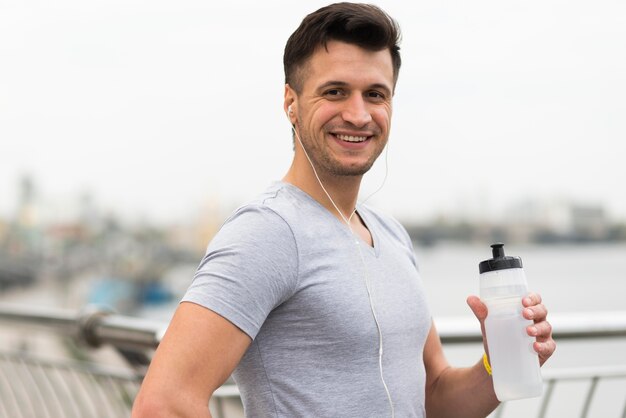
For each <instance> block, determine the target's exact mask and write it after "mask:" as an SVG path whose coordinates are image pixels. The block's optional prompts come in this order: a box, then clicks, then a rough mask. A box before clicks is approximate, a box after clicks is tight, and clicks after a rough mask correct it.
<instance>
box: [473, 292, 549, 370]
mask: <svg viewBox="0 0 626 418" xmlns="http://www.w3.org/2000/svg"><path fill="white" fill-rule="evenodd" d="M467 304H468V305H469V307H470V309H471V310H472V312H474V315H475V316H476V318H477V319H478V321H480V329H481V331H482V333H483V344H484V346H485V352H486V353H487V355H489V351H488V348H487V337H486V336H485V318H487V306H485V304H484V303H482V302H481V300H480V299H479V298H478V297H477V296H470V297H468V298H467ZM522 305H523V306H524V309H523V310H522V315H523V316H524V318H526V319H529V320H532V321H533V322H534V323H533V324H532V325H529V326H528V328H526V332H527V333H528V335H530V336H531V337H535V338H536V341H535V343H534V344H533V348H534V349H535V351H536V352H537V354H539V364H541V365H543V363H545V362H546V360H548V359H549V358H550V356H551V355H552V353H554V350H556V343H555V342H554V339H552V326H551V325H550V323H549V322H548V321H547V320H546V318H547V316H548V310H547V309H546V307H545V305H543V304H542V303H541V296H539V295H538V294H537V293H529V294H528V295H527V296H525V297H524V298H523V299H522Z"/></svg>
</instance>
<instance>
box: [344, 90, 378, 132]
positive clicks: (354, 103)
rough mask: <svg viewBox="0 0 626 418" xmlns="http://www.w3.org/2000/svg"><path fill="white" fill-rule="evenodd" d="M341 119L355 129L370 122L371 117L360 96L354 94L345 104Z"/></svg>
mask: <svg viewBox="0 0 626 418" xmlns="http://www.w3.org/2000/svg"><path fill="white" fill-rule="evenodd" d="M341 117H342V118H343V120H344V121H346V122H349V123H351V124H352V125H354V126H355V127H357V128H362V127H364V126H365V125H367V124H368V123H370V122H371V121H372V115H371V113H370V111H369V109H368V106H367V103H366V102H365V100H364V99H363V97H361V95H356V94H355V95H353V96H352V97H350V98H349V99H348V100H347V101H346V102H345V106H344V108H343V109H342V112H341Z"/></svg>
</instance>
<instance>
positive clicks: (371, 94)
mask: <svg viewBox="0 0 626 418" xmlns="http://www.w3.org/2000/svg"><path fill="white" fill-rule="evenodd" d="M367 97H369V98H372V99H384V98H385V95H384V94H382V93H380V92H377V91H370V92H369V93H367Z"/></svg>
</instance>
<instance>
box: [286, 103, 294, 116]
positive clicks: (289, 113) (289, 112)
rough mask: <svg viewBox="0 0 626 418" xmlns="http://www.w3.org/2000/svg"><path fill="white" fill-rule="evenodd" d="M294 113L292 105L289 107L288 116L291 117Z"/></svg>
mask: <svg viewBox="0 0 626 418" xmlns="http://www.w3.org/2000/svg"><path fill="white" fill-rule="evenodd" d="M292 113H293V110H291V105H289V107H287V114H288V116H291V114H292Z"/></svg>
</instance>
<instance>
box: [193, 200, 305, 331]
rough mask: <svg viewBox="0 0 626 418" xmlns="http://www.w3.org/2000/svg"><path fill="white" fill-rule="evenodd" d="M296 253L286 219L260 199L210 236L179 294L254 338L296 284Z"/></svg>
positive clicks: (291, 292)
mask: <svg viewBox="0 0 626 418" xmlns="http://www.w3.org/2000/svg"><path fill="white" fill-rule="evenodd" d="M297 280H298V253H297V246H296V241H295V239H294V236H293V233H292V231H291V228H290V227H289V225H288V224H287V223H286V222H285V221H284V220H283V218H282V217H280V215H278V214H277V213H276V212H274V211H272V210H271V209H269V208H267V207H265V206H262V205H250V206H245V207H243V208H241V209H239V210H238V211H237V212H236V213H235V214H234V215H233V216H232V217H231V218H230V219H229V220H227V221H226V223H225V224H224V225H223V226H222V228H221V229H220V231H219V232H218V233H217V235H216V236H215V237H214V238H213V240H212V241H211V243H210V244H209V247H208V249H207V252H206V255H205V256H204V258H203V259H202V262H201V263H200V266H199V267H198V270H197V272H196V274H195V276H194V279H193V282H192V284H191V286H190V287H189V289H188V290H187V292H186V294H185V296H184V297H183V299H182V301H183V302H193V303H196V304H198V305H201V306H204V307H206V308H208V309H210V310H212V311H214V312H216V313H217V314H219V315H221V316H222V317H224V318H226V319H227V320H229V321H230V322H232V323H233V324H234V325H236V326H237V327H239V328H240V329H241V330H242V331H244V332H245V333H246V334H248V335H249V336H250V337H251V338H253V339H254V338H255V337H256V335H257V333H258V332H259V329H260V328H261V325H263V322H264V321H265V319H266V318H267V316H268V315H269V313H270V312H271V311H272V310H273V309H274V308H275V307H276V306H278V305H280V304H281V303H282V302H283V301H285V300H287V299H288V298H289V297H290V296H291V295H292V294H293V293H294V292H295V289H296V287H297Z"/></svg>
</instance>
